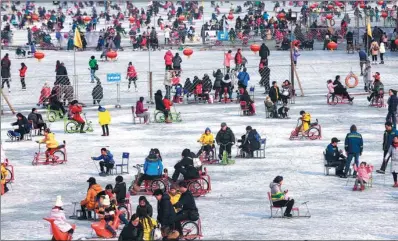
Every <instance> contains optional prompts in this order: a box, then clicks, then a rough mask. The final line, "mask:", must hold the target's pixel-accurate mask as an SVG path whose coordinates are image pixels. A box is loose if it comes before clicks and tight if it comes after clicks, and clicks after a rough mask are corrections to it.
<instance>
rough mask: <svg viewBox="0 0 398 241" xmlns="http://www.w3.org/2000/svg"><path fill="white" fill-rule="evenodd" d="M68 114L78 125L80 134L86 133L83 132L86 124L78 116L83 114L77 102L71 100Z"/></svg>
mask: <svg viewBox="0 0 398 241" xmlns="http://www.w3.org/2000/svg"><path fill="white" fill-rule="evenodd" d="M70 112H71V114H72V119H73V120H74V121H76V122H77V123H79V124H80V133H86V132H85V131H83V128H84V125H85V124H86V122H85V121H84V120H83V118H82V117H81V115H80V113H81V112H83V108H82V106H81V104H79V102H78V101H77V100H73V101H72V102H71V103H70Z"/></svg>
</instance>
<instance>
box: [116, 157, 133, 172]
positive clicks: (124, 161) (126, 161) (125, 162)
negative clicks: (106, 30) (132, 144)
mask: <svg viewBox="0 0 398 241" xmlns="http://www.w3.org/2000/svg"><path fill="white" fill-rule="evenodd" d="M129 160H130V153H129V152H123V154H122V163H121V164H116V165H115V169H116V174H118V173H117V168H118V167H119V168H120V174H125V173H126V174H128V173H129ZM125 167H126V169H127V172H126V171H124V168H125Z"/></svg>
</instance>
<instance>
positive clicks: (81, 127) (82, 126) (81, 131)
mask: <svg viewBox="0 0 398 241" xmlns="http://www.w3.org/2000/svg"><path fill="white" fill-rule="evenodd" d="M84 125H85V123H83V124H81V125H80V133H86V132H85V131H84V130H83V129H84Z"/></svg>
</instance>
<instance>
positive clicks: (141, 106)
mask: <svg viewBox="0 0 398 241" xmlns="http://www.w3.org/2000/svg"><path fill="white" fill-rule="evenodd" d="M147 110H148V109H144V104H142V102H141V101H137V105H136V107H135V113H136V114H137V115H138V114H142V113H144V112H145V111H147Z"/></svg>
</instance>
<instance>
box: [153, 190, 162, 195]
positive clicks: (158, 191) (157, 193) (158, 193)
mask: <svg viewBox="0 0 398 241" xmlns="http://www.w3.org/2000/svg"><path fill="white" fill-rule="evenodd" d="M157 195H163V191H162V189H156V190H155V191H154V192H153V196H157Z"/></svg>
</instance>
